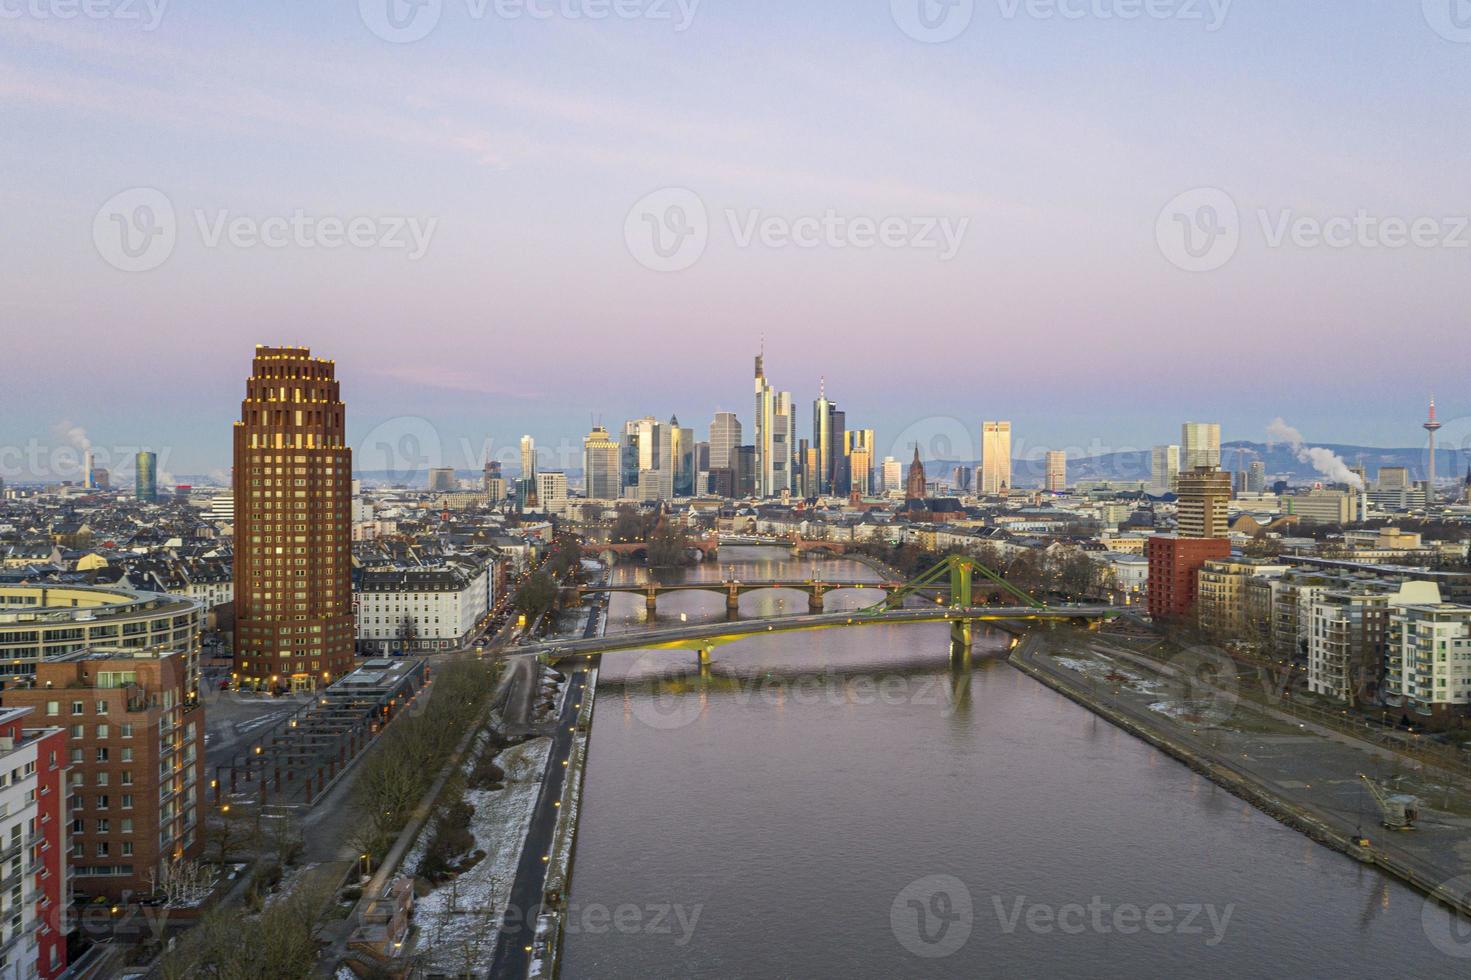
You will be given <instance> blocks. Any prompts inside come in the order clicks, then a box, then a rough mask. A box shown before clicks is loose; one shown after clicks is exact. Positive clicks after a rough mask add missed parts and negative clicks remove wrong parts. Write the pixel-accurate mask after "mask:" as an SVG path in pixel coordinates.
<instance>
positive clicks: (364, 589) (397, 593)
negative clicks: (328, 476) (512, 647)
mask: <svg viewBox="0 0 1471 980" xmlns="http://www.w3.org/2000/svg"><path fill="white" fill-rule="evenodd" d="M542 475H543V476H546V475H548V474H542ZM492 587H493V576H492V572H491V567H490V565H488V564H487V563H485V562H480V561H475V560H471V559H468V558H467V559H458V560H453V561H448V562H445V563H444V564H443V565H438V566H435V567H432V568H409V569H397V568H393V569H370V570H368V571H365V572H363V573H361V575H360V576H359V580H358V593H357V609H358V643H359V644H360V645H361V647H362V649H363V650H364V651H366V652H369V653H385V654H387V653H393V652H400V651H434V650H458V649H462V648H463V647H465V646H466V645H467V644H468V643H469V641H470V640H471V639H472V638H473V637H474V634H475V630H476V628H477V626H478V625H479V623H480V620H481V619H483V618H484V617H485V614H486V613H487V612H489V611H490V606H491V601H492V592H491V590H492Z"/></svg>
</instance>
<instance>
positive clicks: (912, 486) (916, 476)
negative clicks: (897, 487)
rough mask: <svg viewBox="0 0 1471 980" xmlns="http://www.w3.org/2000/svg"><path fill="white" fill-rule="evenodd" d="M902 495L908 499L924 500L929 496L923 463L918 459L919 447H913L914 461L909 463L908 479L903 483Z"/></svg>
mask: <svg viewBox="0 0 1471 980" xmlns="http://www.w3.org/2000/svg"><path fill="white" fill-rule="evenodd" d="M904 496H906V497H908V498H909V499H910V500H924V499H925V498H926V497H928V496H929V487H928V485H927V484H926V481H925V475H924V463H922V462H920V460H919V447H918V446H915V447H914V461H913V462H911V463H910V464H909V479H908V480H907V481H906V483H905V485H904Z"/></svg>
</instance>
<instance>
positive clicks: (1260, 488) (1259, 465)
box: [1246, 459, 1368, 493]
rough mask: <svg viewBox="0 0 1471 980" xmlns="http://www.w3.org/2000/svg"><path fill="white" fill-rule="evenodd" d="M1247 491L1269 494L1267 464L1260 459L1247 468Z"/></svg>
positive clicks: (1253, 461)
mask: <svg viewBox="0 0 1471 980" xmlns="http://www.w3.org/2000/svg"><path fill="white" fill-rule="evenodd" d="M1365 482H1368V481H1365ZM1246 491H1247V493H1266V492H1267V464H1266V463H1265V462H1263V461H1262V460H1260V459H1254V460H1252V461H1251V465H1249V466H1248V467H1247V468H1246Z"/></svg>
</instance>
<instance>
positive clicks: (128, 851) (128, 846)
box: [123, 840, 133, 857]
mask: <svg viewBox="0 0 1471 980" xmlns="http://www.w3.org/2000/svg"><path fill="white" fill-rule="evenodd" d="M132 856H133V842H132V841H130V840H125V841H123V857H132Z"/></svg>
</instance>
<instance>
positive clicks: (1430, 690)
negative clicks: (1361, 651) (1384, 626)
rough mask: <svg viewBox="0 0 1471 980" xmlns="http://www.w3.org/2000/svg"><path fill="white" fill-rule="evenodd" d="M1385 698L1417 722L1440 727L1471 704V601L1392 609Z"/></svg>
mask: <svg viewBox="0 0 1471 980" xmlns="http://www.w3.org/2000/svg"><path fill="white" fill-rule="evenodd" d="M1384 700H1385V703H1386V704H1388V705H1390V706H1391V707H1393V708H1396V709H1398V710H1399V711H1400V712H1402V714H1403V717H1405V718H1408V719H1409V720H1410V722H1411V723H1412V724H1416V725H1427V726H1429V727H1434V728H1440V727H1446V726H1449V725H1451V724H1453V723H1454V722H1455V721H1456V720H1457V719H1464V718H1465V717H1466V715H1467V706H1468V704H1471V606H1462V605H1452V604H1450V603H1443V602H1425V603H1418V604H1413V605H1405V606H1400V607H1397V608H1395V609H1394V610H1393V611H1392V612H1391V614H1390V622H1389V643H1388V649H1387V650H1386V653H1385V673H1384Z"/></svg>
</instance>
